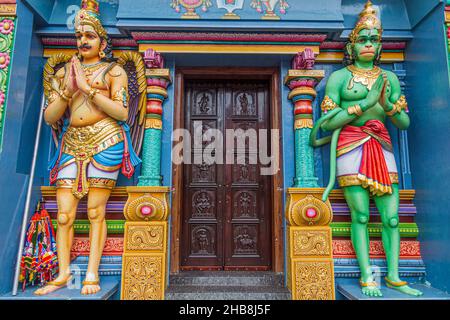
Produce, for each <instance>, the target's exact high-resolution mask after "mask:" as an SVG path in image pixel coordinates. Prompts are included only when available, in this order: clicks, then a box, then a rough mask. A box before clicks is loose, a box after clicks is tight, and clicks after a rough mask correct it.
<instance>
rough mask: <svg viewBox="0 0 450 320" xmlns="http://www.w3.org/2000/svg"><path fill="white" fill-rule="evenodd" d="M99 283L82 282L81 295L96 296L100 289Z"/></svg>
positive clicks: (96, 281)
mask: <svg viewBox="0 0 450 320" xmlns="http://www.w3.org/2000/svg"><path fill="white" fill-rule="evenodd" d="M99 284H100V282H99V281H98V280H95V281H88V280H85V281H83V288H81V294H84V295H90V294H96V293H97V292H99V291H100V290H101V288H100V285H99Z"/></svg>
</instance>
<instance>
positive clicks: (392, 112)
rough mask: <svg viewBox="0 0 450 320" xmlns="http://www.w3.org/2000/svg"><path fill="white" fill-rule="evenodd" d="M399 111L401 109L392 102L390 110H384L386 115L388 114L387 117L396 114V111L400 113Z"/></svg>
mask: <svg viewBox="0 0 450 320" xmlns="http://www.w3.org/2000/svg"><path fill="white" fill-rule="evenodd" d="M401 111H402V110H401V109H399V108H398V107H397V106H396V105H395V104H394V106H393V107H392V110H391V111H386V115H387V116H389V117H392V116H394V115H396V114H397V113H400V112H401Z"/></svg>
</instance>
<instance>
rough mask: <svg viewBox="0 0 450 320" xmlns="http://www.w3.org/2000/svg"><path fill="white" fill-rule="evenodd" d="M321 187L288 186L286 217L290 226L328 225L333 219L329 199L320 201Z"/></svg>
mask: <svg viewBox="0 0 450 320" xmlns="http://www.w3.org/2000/svg"><path fill="white" fill-rule="evenodd" d="M323 191H324V189H322V188H310V189H307V188H289V189H288V191H287V193H288V200H287V206H286V218H287V220H288V222H289V224H290V225H291V226H328V225H329V224H330V223H331V221H332V220H333V210H332V208H331V204H330V201H329V200H327V202H323V201H322V199H321V198H322V193H323Z"/></svg>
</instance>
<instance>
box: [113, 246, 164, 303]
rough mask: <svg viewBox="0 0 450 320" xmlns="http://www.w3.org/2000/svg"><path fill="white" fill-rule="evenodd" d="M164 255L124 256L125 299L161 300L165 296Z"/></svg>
mask: <svg viewBox="0 0 450 320" xmlns="http://www.w3.org/2000/svg"><path fill="white" fill-rule="evenodd" d="M163 259H164V258H163V257H162V256H145V255H139V254H136V255H129V256H126V257H124V263H123V265H124V268H123V270H122V272H123V273H125V274H126V275H127V277H125V278H124V283H123V284H122V285H123V286H124V287H125V288H126V290H124V294H123V297H122V299H124V300H161V299H162V298H163V286H164V283H163V281H162V274H163V268H164V262H163Z"/></svg>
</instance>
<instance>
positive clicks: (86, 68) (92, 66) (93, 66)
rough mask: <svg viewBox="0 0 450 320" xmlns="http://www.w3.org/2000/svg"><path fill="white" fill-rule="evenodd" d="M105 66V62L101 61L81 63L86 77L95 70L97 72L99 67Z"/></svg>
mask: <svg viewBox="0 0 450 320" xmlns="http://www.w3.org/2000/svg"><path fill="white" fill-rule="evenodd" d="M107 66H108V64H107V63H105V62H101V61H100V62H97V63H94V64H81V67H82V68H83V71H84V74H85V75H86V77H90V76H92V75H93V74H94V73H95V72H97V71H98V70H100V69H101V68H106V67H107Z"/></svg>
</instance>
